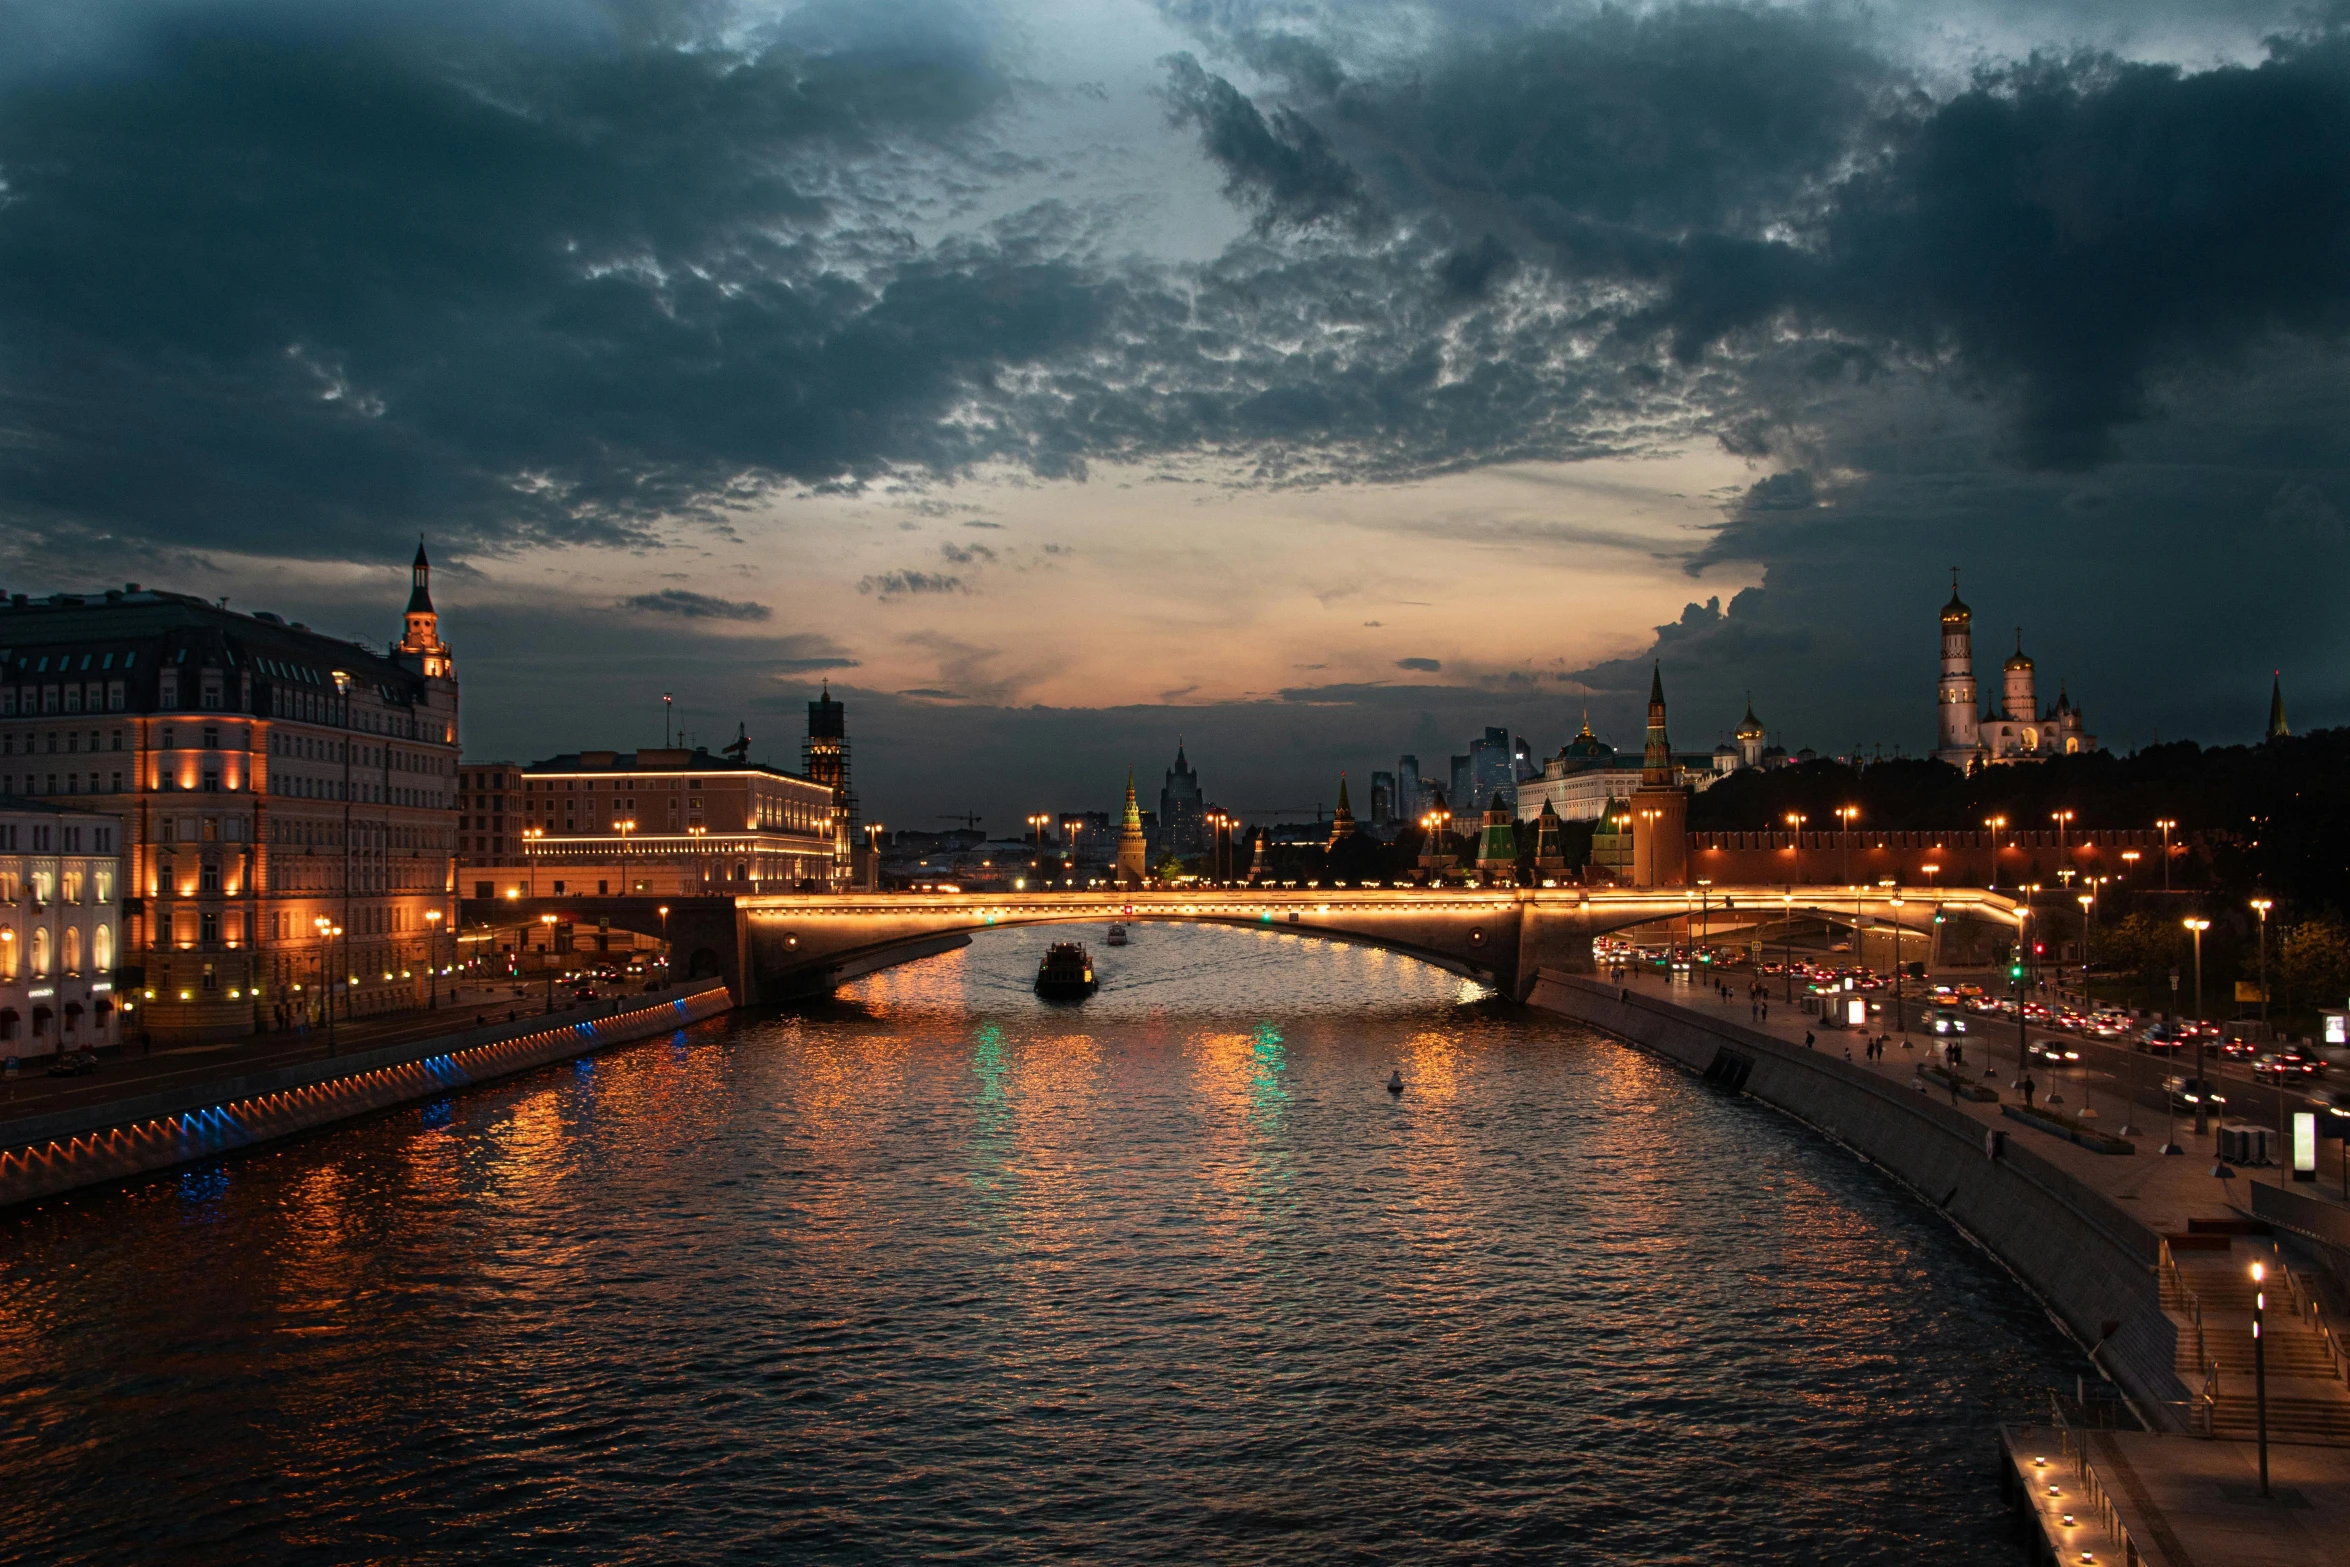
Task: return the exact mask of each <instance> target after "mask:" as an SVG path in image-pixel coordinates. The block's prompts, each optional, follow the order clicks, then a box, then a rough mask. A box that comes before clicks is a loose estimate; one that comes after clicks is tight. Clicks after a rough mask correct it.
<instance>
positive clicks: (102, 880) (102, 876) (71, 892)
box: [0, 866, 114, 903]
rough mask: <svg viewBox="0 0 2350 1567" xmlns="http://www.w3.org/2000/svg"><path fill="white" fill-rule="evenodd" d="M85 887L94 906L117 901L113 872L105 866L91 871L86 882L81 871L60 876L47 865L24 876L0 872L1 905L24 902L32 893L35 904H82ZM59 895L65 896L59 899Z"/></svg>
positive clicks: (60, 874) (25, 873) (67, 872)
mask: <svg viewBox="0 0 2350 1567" xmlns="http://www.w3.org/2000/svg"><path fill="white" fill-rule="evenodd" d="M85 886H87V887H88V888H89V890H90V894H91V897H90V901H91V902H92V903H112V902H113V901H114V872H113V871H111V870H109V869H107V868H106V867H104V866H100V867H99V868H98V869H97V870H94V871H91V872H89V873H88V876H87V878H86V879H85V877H84V874H83V873H82V872H81V871H79V870H69V871H65V872H63V873H60V872H57V871H53V870H50V869H48V868H47V867H46V866H44V867H42V868H41V869H39V870H35V871H27V872H24V873H22V874H19V873H18V872H16V871H8V870H0V902H7V903H21V902H23V901H24V895H25V894H26V893H27V892H28V891H29V892H30V893H31V894H32V899H33V901H34V902H35V903H79V902H81V901H82V889H83V888H84V887H85ZM60 892H63V893H64V897H62V898H60V897H59V896H58V894H59V893H60Z"/></svg>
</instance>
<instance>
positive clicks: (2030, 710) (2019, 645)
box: [1999, 626, 2040, 750]
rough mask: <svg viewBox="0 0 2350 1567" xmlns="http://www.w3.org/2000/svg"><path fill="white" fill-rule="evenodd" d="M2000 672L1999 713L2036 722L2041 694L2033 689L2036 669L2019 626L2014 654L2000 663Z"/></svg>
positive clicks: (2015, 720)
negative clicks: (2025, 647) (2026, 650)
mask: <svg viewBox="0 0 2350 1567" xmlns="http://www.w3.org/2000/svg"><path fill="white" fill-rule="evenodd" d="M1999 673H2000V676H2001V681H2000V684H2001V690H2000V693H1999V706H2000V713H1999V716H2000V717H2002V718H2004V719H2006V720H2007V721H2008V722H2009V723H2011V724H2029V723H2036V722H2038V721H2039V718H2040V697H2039V693H2038V692H2037V691H2035V690H2034V689H2033V684H2034V680H2035V672H2034V670H2033V668H2032V655H2031V654H2029V653H2027V652H2025V651H2024V628H2023V627H2021V626H2018V627H2016V628H2015V656H2014V657H2012V658H2010V659H2009V660H2008V661H2007V662H2006V663H2004V664H2002V665H2000V666H1999ZM2026 749H2027V750H2028V749H2031V748H2030V747H2026Z"/></svg>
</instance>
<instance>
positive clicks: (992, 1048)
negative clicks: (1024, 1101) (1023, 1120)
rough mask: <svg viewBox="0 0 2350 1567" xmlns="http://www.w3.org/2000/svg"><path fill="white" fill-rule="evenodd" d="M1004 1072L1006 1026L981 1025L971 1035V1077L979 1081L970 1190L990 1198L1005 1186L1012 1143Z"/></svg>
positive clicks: (974, 1118)
mask: <svg viewBox="0 0 2350 1567" xmlns="http://www.w3.org/2000/svg"><path fill="white" fill-rule="evenodd" d="M1004 1072H1005V1065H1004V1030H1003V1026H1002V1025H1001V1024H998V1023H982V1024H980V1025H979V1026H978V1027H977V1028H975V1029H973V1030H972V1031H971V1075H972V1076H974V1077H976V1078H978V1079H979V1097H978V1099H977V1101H976V1102H975V1104H974V1112H975V1113H974V1114H973V1116H972V1125H971V1186H972V1189H973V1190H975V1191H980V1192H986V1193H989V1194H991V1195H992V1194H995V1193H997V1192H998V1191H999V1190H1000V1189H1001V1187H1002V1185H1003V1170H1004V1158H1005V1155H1006V1154H1007V1153H1008V1152H1009V1151H1010V1148H1011V1142H1012V1111H1011V1106H1010V1105H1009V1104H1008V1103H1007V1102H1006V1099H1005V1095H1004Z"/></svg>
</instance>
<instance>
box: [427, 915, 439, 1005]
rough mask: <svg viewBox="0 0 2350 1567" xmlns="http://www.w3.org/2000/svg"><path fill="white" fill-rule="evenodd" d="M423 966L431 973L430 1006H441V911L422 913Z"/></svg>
mask: <svg viewBox="0 0 2350 1567" xmlns="http://www.w3.org/2000/svg"><path fill="white" fill-rule="evenodd" d="M424 932H425V934H424V966H425V968H427V969H428V970H430V971H431V973H432V1004H433V1006H434V1007H435V1008H436V1009H437V1008H438V1007H439V1006H440V1004H441V967H440V964H441V911H440V910H439V909H426V910H425V911H424Z"/></svg>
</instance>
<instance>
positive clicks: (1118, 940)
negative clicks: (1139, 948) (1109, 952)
mask: <svg viewBox="0 0 2350 1567" xmlns="http://www.w3.org/2000/svg"><path fill="white" fill-rule="evenodd" d="M1107 945H1109V946H1113V947H1123V946H1125V945H1126V927H1125V926H1123V925H1112V926H1111V927H1110V935H1109V940H1108V942H1107Z"/></svg>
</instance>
